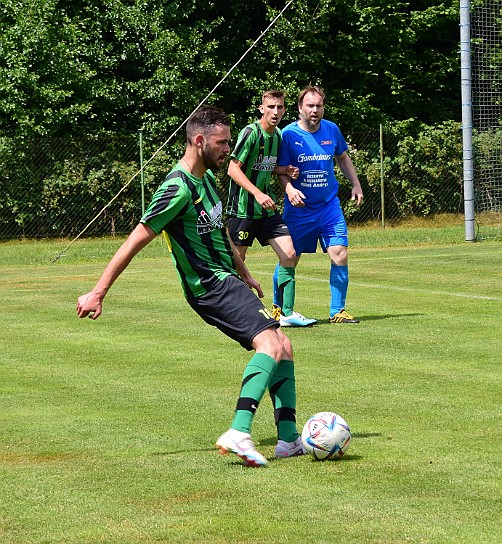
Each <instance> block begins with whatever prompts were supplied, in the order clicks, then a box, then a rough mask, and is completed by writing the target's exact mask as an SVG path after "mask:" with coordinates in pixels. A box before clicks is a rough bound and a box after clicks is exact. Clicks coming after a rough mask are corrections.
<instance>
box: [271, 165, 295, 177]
mask: <svg viewBox="0 0 502 544" xmlns="http://www.w3.org/2000/svg"><path fill="white" fill-rule="evenodd" d="M274 174H275V175H276V176H279V175H283V176H289V177H290V178H291V179H297V178H298V176H299V175H300V169H299V168H298V167H297V166H293V165H291V164H288V166H276V167H275V168H274Z"/></svg>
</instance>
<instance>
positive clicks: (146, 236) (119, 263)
mask: <svg viewBox="0 0 502 544" xmlns="http://www.w3.org/2000/svg"><path fill="white" fill-rule="evenodd" d="M156 236H157V235H156V234H155V232H154V231H153V230H152V229H151V228H150V227H148V226H147V225H143V224H142V223H140V224H139V225H138V226H137V227H136V228H135V229H134V230H133V231H132V232H131V234H130V235H129V237H128V238H127V240H126V241H125V242H124V243H123V244H122V245H121V246H120V248H119V249H118V250H117V253H115V255H114V256H113V257H112V260H111V261H110V262H109V263H108V266H107V267H106V268H105V270H104V272H103V274H102V275H101V278H100V279H99V281H98V283H97V284H96V285H95V287H94V289H93V290H92V291H89V293H86V294H85V295H82V296H80V297H79V298H78V301H77V315H78V317H90V318H91V319H97V318H98V317H99V316H100V315H101V312H102V304H103V299H104V298H105V296H106V293H108V291H109V289H110V287H111V286H112V285H113V283H114V282H115V280H116V279H117V278H118V277H119V276H120V274H121V273H122V272H123V271H124V270H125V269H126V268H127V266H128V265H129V263H130V262H131V261H132V259H133V258H134V256H135V255H136V254H137V253H139V252H140V251H141V250H142V249H143V248H144V247H145V246H146V245H148V244H149V243H150V242H151V241H152V240H153V239H154V238H155V237H156Z"/></svg>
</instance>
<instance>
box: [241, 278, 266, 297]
mask: <svg viewBox="0 0 502 544" xmlns="http://www.w3.org/2000/svg"><path fill="white" fill-rule="evenodd" d="M244 281H245V282H246V285H247V286H248V287H249V288H250V289H254V290H255V291H256V294H257V295H258V298H263V297H264V296H265V293H264V292H263V289H262V288H261V285H260V284H259V283H258V281H257V280H255V279H254V278H253V276H248V277H247V278H246V279H245V280H244Z"/></svg>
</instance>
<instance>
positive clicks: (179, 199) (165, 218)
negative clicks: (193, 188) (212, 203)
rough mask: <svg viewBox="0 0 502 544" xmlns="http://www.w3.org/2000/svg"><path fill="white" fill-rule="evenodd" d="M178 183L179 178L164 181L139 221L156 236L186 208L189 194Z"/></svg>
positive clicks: (184, 187)
mask: <svg viewBox="0 0 502 544" xmlns="http://www.w3.org/2000/svg"><path fill="white" fill-rule="evenodd" d="M180 182H181V180H180V178H174V179H170V180H167V181H165V182H164V183H163V184H162V185H161V186H160V187H159V188H158V189H157V191H156V192H155V194H154V195H153V198H152V201H151V202H150V205H149V206H148V209H147V210H146V211H145V213H144V215H143V217H142V218H141V219H140V222H141V223H144V224H145V225H148V226H149V227H150V228H151V229H152V230H153V231H154V232H155V233H156V234H160V233H161V232H162V231H163V230H164V229H165V228H166V226H167V225H168V224H169V223H171V222H172V221H174V220H175V219H176V218H177V217H178V216H179V215H180V214H181V213H182V212H183V211H184V210H185V209H186V208H187V204H188V202H189V199H190V194H189V191H188V190H187V188H186V186H185V185H184V184H181V183H180Z"/></svg>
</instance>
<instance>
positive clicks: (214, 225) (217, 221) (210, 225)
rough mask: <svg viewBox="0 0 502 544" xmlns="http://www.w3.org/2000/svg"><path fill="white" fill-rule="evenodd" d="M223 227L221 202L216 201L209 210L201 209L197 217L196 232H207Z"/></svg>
mask: <svg viewBox="0 0 502 544" xmlns="http://www.w3.org/2000/svg"><path fill="white" fill-rule="evenodd" d="M222 228H223V204H222V203H221V202H218V204H216V206H214V208H212V209H210V210H209V211H206V210H202V211H201V212H200V213H199V217H198V218H197V234H207V233H208V232H212V231H213V230H217V229H222Z"/></svg>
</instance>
